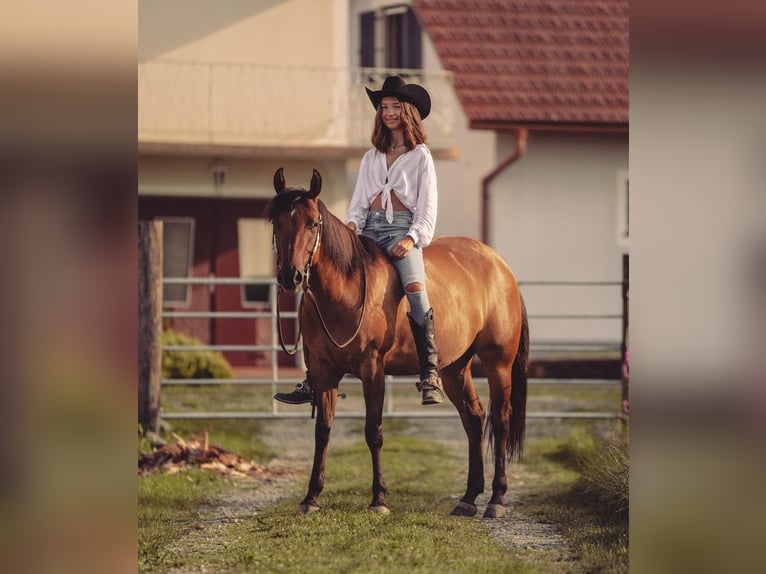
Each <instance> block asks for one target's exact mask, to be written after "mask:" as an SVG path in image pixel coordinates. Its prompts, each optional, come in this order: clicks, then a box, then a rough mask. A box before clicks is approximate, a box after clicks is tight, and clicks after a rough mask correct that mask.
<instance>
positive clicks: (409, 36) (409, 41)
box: [402, 8, 423, 70]
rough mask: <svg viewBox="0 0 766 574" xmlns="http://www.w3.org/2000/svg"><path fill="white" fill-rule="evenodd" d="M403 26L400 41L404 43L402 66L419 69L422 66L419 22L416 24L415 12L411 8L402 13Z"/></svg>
mask: <svg viewBox="0 0 766 574" xmlns="http://www.w3.org/2000/svg"><path fill="white" fill-rule="evenodd" d="M403 27H404V30H403V33H402V42H403V44H404V45H403V49H402V53H403V56H404V58H403V60H404V61H403V62H402V64H403V65H402V67H403V68H411V69H416V70H419V69H420V68H422V67H423V56H422V49H421V45H420V43H421V33H420V24H418V20H417V18H416V17H415V12H413V11H412V9H411V8H410V9H408V10H407V12H406V13H405V14H404V22H403Z"/></svg>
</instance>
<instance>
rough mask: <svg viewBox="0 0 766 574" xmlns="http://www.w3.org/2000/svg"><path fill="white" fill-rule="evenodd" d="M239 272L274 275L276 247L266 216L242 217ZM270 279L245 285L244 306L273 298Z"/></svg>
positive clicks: (252, 276)
mask: <svg viewBox="0 0 766 574" xmlns="http://www.w3.org/2000/svg"><path fill="white" fill-rule="evenodd" d="M237 234H238V241H239V276H240V277H242V278H244V279H273V278H274V268H275V262H274V250H273V249H272V246H271V226H270V225H269V224H268V221H266V220H265V219H256V218H251V219H245V218H242V219H238V220H237ZM269 290H270V286H269V284H268V283H263V284H255V285H243V286H242V306H243V307H248V306H249V307H252V306H259V304H262V303H268V302H269Z"/></svg>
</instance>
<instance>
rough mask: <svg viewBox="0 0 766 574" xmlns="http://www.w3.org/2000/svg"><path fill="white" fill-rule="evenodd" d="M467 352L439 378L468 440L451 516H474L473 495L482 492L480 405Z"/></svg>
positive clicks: (482, 429) (481, 417) (482, 463)
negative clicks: (462, 486) (464, 472)
mask: <svg viewBox="0 0 766 574" xmlns="http://www.w3.org/2000/svg"><path fill="white" fill-rule="evenodd" d="M472 356H473V354H472V353H470V354H467V355H466V356H465V357H463V358H462V360H458V361H457V362H456V363H453V364H452V365H450V366H449V367H446V368H444V369H442V371H441V377H442V383H443V385H444V391H445V392H446V394H447V397H448V398H449V400H450V401H451V402H452V404H453V405H455V408H456V409H457V411H458V414H459V415H460V421H461V422H462V423H463V429H464V430H465V434H466V437H467V439H468V479H467V481H466V490H465V494H464V495H463V497H462V498H461V499H460V501H459V502H458V503H457V505H455V508H453V509H452V513H451V514H453V515H455V516H474V515H475V514H476V512H477V508H476V497H477V496H478V495H479V494H481V493H482V492H484V458H483V456H482V445H483V442H484V428H483V423H484V407H483V406H482V404H481V400H480V399H479V397H478V395H477V394H476V389H475V387H474V384H473V378H472V377H471V369H470V359H471V357H472Z"/></svg>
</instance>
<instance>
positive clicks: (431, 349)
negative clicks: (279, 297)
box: [274, 76, 444, 405]
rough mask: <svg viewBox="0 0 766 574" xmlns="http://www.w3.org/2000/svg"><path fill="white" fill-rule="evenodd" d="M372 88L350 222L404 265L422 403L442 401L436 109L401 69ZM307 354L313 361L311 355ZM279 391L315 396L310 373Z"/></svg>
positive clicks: (289, 398)
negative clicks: (435, 262) (431, 124)
mask: <svg viewBox="0 0 766 574" xmlns="http://www.w3.org/2000/svg"><path fill="white" fill-rule="evenodd" d="M366 90H367V95H368V97H369V98H370V101H371V102H372V105H373V107H374V108H375V110H376V114H375V123H374V126H373V131H372V145H373V147H372V148H371V149H370V150H368V151H367V153H365V155H364V157H363V158H362V162H361V165H360V167H359V176H358V179H357V182H356V187H355V188H354V194H353V196H352V197H351V204H350V206H349V212H348V216H347V217H346V225H348V227H349V228H350V229H352V230H354V231H356V232H357V233H358V234H360V235H363V236H364V237H369V238H370V239H372V240H374V241H375V242H376V243H377V244H378V245H380V246H381V247H382V248H383V250H384V251H385V252H386V253H387V254H388V255H389V257H390V258H391V260H392V262H393V264H394V267H396V270H397V271H398V272H399V278H400V280H401V283H402V287H403V288H404V293H405V296H406V297H407V301H408V303H409V307H410V312H409V313H408V319H409V323H410V328H411V329H412V334H413V336H414V338H415V346H416V348H417V353H418V363H419V366H420V380H419V382H418V383H417V385H416V386H417V388H418V390H419V391H421V392H422V404H424V405H433V404H438V403H442V402H443V401H444V391H443V387H442V381H441V378H440V376H439V371H438V370H437V364H438V353H437V349H436V344H435V342H434V316H433V309H432V308H431V305H430V304H429V301H428V294H427V292H426V274H425V267H424V263H423V251H422V250H423V248H424V247H426V246H427V245H428V244H429V243H431V240H432V239H433V235H434V228H435V226H436V211H437V199H438V193H437V187H436V170H435V169H434V162H433V159H432V157H431V152H430V151H429V149H428V147H426V145H425V142H426V133H425V129H424V128H423V124H422V120H424V119H425V118H426V117H427V116H428V114H429V112H430V111H431V98H430V96H429V95H428V92H427V91H426V90H425V88H423V87H422V86H419V85H417V84H406V83H405V82H404V80H402V79H401V78H400V77H399V76H390V77H388V78H386V80H385V82H383V86H382V89H380V90H378V91H372V90H370V89H368V88H366ZM305 357H306V361H307V364H308V362H309V361H310V356H309V354H308V353H306V354H305ZM274 398H275V399H276V400H278V401H281V402H284V403H288V404H302V403H308V402H312V400H313V391H312V388H311V379H310V377H309V374H308V373H307V375H306V379H305V380H304V381H303V382H301V383H298V385H297V386H296V388H295V390H294V391H293V392H291V393H277V394H276V395H274Z"/></svg>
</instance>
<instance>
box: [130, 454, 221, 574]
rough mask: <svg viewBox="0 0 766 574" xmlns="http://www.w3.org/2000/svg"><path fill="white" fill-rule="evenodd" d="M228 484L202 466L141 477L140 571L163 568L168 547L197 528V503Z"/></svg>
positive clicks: (139, 483)
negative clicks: (173, 472)
mask: <svg viewBox="0 0 766 574" xmlns="http://www.w3.org/2000/svg"><path fill="white" fill-rule="evenodd" d="M226 488H227V481H226V480H224V479H223V478H221V477H219V476H216V475H213V474H209V473H206V472H204V471H202V470H199V469H190V470H188V471H185V472H182V473H178V474H172V475H171V474H165V473H155V474H150V475H147V476H141V477H139V479H138V549H139V550H138V567H139V571H141V572H158V571H160V570H159V568H162V567H163V565H164V558H163V557H164V553H165V551H166V549H167V548H168V547H169V546H171V545H172V544H173V543H174V542H175V541H177V540H178V539H180V538H181V537H182V536H183V535H184V534H186V533H187V532H189V531H190V530H191V529H192V528H194V525H195V524H196V521H197V518H198V517H199V513H198V510H197V509H198V507H199V506H200V505H201V504H203V503H205V502H206V501H207V500H208V499H210V497H212V496H214V495H215V494H217V493H219V492H221V491H223V490H224V489H226Z"/></svg>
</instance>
